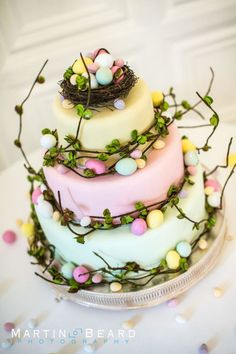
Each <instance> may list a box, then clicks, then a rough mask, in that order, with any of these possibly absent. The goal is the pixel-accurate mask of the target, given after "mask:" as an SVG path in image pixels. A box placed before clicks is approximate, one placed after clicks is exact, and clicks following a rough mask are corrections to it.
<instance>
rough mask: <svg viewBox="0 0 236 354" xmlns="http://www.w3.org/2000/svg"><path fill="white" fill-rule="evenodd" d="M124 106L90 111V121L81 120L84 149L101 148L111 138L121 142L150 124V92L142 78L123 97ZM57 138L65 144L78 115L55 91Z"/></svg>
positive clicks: (80, 135) (73, 131) (77, 119)
mask: <svg viewBox="0 0 236 354" xmlns="http://www.w3.org/2000/svg"><path fill="white" fill-rule="evenodd" d="M124 101H125V103H126V107H125V109H123V110H117V109H115V108H114V110H112V111H111V110H110V109H107V108H103V109H101V110H100V111H99V112H95V111H94V113H93V117H92V118H91V119H90V120H84V119H83V120H82V124H81V128H80V134H79V139H80V141H81V143H82V147H83V148H84V149H89V150H93V151H94V150H103V149H105V146H106V145H107V144H109V143H111V141H112V140H113V139H119V140H120V142H121V143H126V142H127V141H129V140H130V138H131V137H130V133H131V131H132V130H134V129H137V130H138V132H139V133H142V132H143V131H144V130H145V129H147V128H149V127H150V126H151V124H152V123H153V118H154V111H153V105H152V100H151V94H150V91H149V89H148V87H147V85H146V83H145V82H144V81H143V80H140V79H139V80H138V82H137V84H136V85H135V86H134V87H133V88H132V90H131V91H130V93H129V95H128V97H127V98H126V99H124ZM53 110H54V115H55V117H56V126H57V131H58V135H59V141H60V143H61V144H62V145H65V144H67V143H66V142H65V140H64V138H65V136H66V135H68V134H70V135H72V136H75V133H76V130H77V126H78V122H79V117H78V115H77V113H76V110H75V108H72V109H65V108H63V107H62V104H61V97H60V95H59V94H58V95H57V96H56V98H55V101H54V105H53Z"/></svg>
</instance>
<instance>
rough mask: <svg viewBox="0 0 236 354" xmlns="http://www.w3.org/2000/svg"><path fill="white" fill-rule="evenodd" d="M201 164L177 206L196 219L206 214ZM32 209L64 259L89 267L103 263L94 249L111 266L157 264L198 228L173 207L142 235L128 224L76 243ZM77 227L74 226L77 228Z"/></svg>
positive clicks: (67, 233) (65, 228)
mask: <svg viewBox="0 0 236 354" xmlns="http://www.w3.org/2000/svg"><path fill="white" fill-rule="evenodd" d="M202 172H203V171H202V167H201V166H200V165H198V168H197V174H196V175H195V176H194V177H191V178H192V179H193V180H194V182H195V184H194V185H193V186H190V185H186V186H185V187H184V189H185V190H186V191H187V193H188V196H187V197H186V198H185V199H180V203H179V207H180V208H182V209H183V211H184V212H185V213H186V215H187V216H189V217H190V218H191V219H193V220H195V221H200V220H201V219H203V218H204V217H205V216H206V212H205V195H204V187H203V173H202ZM36 212H37V215H38V218H39V221H40V224H41V226H42V228H43V230H44V233H45V235H46V237H47V239H48V241H49V242H50V243H51V244H53V245H54V246H55V247H56V250H57V252H58V253H59V254H60V255H61V256H62V257H63V258H64V259H65V261H68V262H69V261H70V262H74V263H75V264H83V265H86V266H89V267H91V268H93V269H97V268H100V267H103V266H104V263H103V262H102V260H101V259H99V258H98V257H97V256H96V255H95V254H94V252H97V253H98V254H99V255H101V256H102V257H103V258H104V259H106V260H107V261H108V262H109V263H110V265H111V266H114V267H115V266H123V265H124V264H125V263H126V262H128V261H135V262H137V263H138V264H140V265H141V266H142V267H146V268H151V267H153V266H156V265H158V263H159V261H160V259H162V258H163V257H165V255H166V253H167V252H168V251H169V250H171V249H173V248H175V246H176V244H177V243H178V242H180V241H182V240H186V241H189V242H190V241H191V240H193V239H194V238H195V237H196V236H197V234H198V233H199V232H200V231H197V230H192V228H193V224H192V223H191V222H190V221H188V220H186V219H178V218H177V215H178V214H179V213H178V211H176V209H175V208H168V209H167V210H166V212H165V219H164V223H163V224H162V225H161V226H160V227H159V228H156V229H148V230H147V232H146V233H145V234H143V235H142V236H135V235H134V234H132V233H131V231H130V225H126V226H122V227H119V228H117V229H113V230H109V231H99V230H98V231H95V232H94V233H92V234H90V235H88V236H87V237H86V241H85V244H80V243H77V242H76V240H75V239H74V237H75V235H74V234H73V233H71V231H69V230H68V228H67V227H65V226H61V225H60V224H59V223H58V222H56V221H54V220H53V219H47V218H44V217H42V216H41V215H40V214H39V213H38V210H37V206H36ZM79 230H80V231H81V229H79V228H77V231H79Z"/></svg>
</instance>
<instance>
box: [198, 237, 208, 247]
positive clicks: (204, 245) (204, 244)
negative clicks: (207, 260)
mask: <svg viewBox="0 0 236 354" xmlns="http://www.w3.org/2000/svg"><path fill="white" fill-rule="evenodd" d="M198 247H199V248H200V250H205V249H207V247H208V242H207V241H206V240H205V239H204V238H201V239H200V240H199V241H198Z"/></svg>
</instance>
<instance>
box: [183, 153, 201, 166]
mask: <svg viewBox="0 0 236 354" xmlns="http://www.w3.org/2000/svg"><path fill="white" fill-rule="evenodd" d="M198 161H199V160H198V155H197V153H196V151H188V152H186V154H185V155H184V162H185V165H186V166H197V164H198Z"/></svg>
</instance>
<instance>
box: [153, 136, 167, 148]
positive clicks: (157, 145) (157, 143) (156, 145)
mask: <svg viewBox="0 0 236 354" xmlns="http://www.w3.org/2000/svg"><path fill="white" fill-rule="evenodd" d="M165 145H166V143H165V142H164V141H163V140H159V139H157V141H155V143H154V144H153V145H152V147H153V148H154V149H156V150H161V149H163V148H164V147H165Z"/></svg>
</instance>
